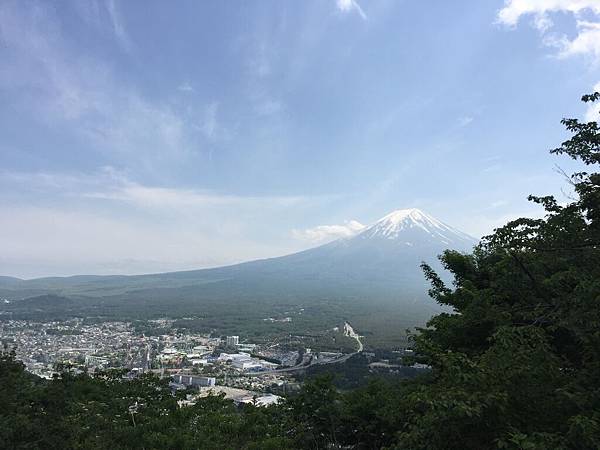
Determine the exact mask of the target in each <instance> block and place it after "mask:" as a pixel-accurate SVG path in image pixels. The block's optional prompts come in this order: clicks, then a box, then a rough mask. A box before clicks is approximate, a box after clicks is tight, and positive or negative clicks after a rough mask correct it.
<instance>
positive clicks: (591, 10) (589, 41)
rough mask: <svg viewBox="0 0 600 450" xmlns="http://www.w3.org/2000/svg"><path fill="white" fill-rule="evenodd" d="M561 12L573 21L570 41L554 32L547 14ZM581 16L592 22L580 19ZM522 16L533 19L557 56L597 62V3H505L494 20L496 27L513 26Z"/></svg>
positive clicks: (599, 57) (535, 0) (599, 15)
mask: <svg viewBox="0 0 600 450" xmlns="http://www.w3.org/2000/svg"><path fill="white" fill-rule="evenodd" d="M561 12H562V13H569V14H571V15H573V16H574V17H575V18H576V19H577V21H576V26H577V35H576V36H575V37H574V38H572V39H569V38H568V37H567V36H566V35H565V34H561V33H557V32H555V31H554V28H555V27H554V22H553V21H552V19H551V18H550V14H553V13H561ZM585 13H588V14H590V15H591V17H592V18H593V19H594V20H583V15H584V14H585ZM523 16H533V26H534V27H535V28H536V29H537V30H538V31H539V32H540V33H541V34H542V37H543V42H544V44H546V45H547V46H550V47H555V48H556V49H557V50H558V54H557V56H558V57H560V58H565V57H569V56H574V55H583V56H588V57H590V58H592V60H594V61H596V62H600V1H598V0H507V1H506V2H505V6H504V8H502V9H501V10H500V11H499V12H498V16H497V20H498V22H499V23H500V24H503V25H507V26H511V27H514V26H516V25H517V24H518V23H519V21H520V20H521V18H522V17H523Z"/></svg>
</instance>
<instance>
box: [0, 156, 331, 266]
mask: <svg viewBox="0 0 600 450" xmlns="http://www.w3.org/2000/svg"><path fill="white" fill-rule="evenodd" d="M323 201H328V199H327V198H326V197H307V196H302V195H298V196H293V195H292V196H284V195H282V196H258V195H254V196H252V195H235V194H225V193H220V192H216V191H211V190H201V189H184V188H175V187H168V186H156V185H148V184H143V183H139V182H135V181H132V180H131V179H130V178H128V176H127V175H126V174H125V173H123V172H118V171H116V170H115V169H113V168H111V167H105V168H103V169H101V170H98V171H97V172H93V173H53V172H6V171H4V172H1V171H0V209H1V210H2V214H0V248H1V249H2V252H0V273H2V274H12V275H16V276H43V275H68V274H75V273H98V274H108V273H144V272H146V273H147V272H157V271H158V272H160V271H169V270H180V269H194V268H201V267H209V266H217V265H223V264H229V263H234V262H239V261H245V260H250V259H256V258H264V257H272V256H279V255H282V254H286V253H290V252H293V251H297V250H300V249H302V248H303V247H302V246H301V245H298V243H297V242H296V243H294V242H290V240H289V237H285V238H284V237H283V236H281V237H280V238H279V237H274V235H273V234H274V233H275V234H276V230H277V227H278V226H281V225H273V228H270V229H269V228H267V227H265V223H266V224H267V225H268V224H269V222H273V223H277V222H276V221H277V220H279V219H280V218H281V217H287V216H290V215H291V216H293V215H294V214H300V213H298V211H306V210H307V209H310V208H312V207H314V206H315V205H319V204H320V203H321V202H323ZM289 220H294V219H289ZM292 223H293V222H292ZM288 227H289V224H287V225H285V228H283V229H288Z"/></svg>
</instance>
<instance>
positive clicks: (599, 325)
mask: <svg viewBox="0 0 600 450" xmlns="http://www.w3.org/2000/svg"><path fill="white" fill-rule="evenodd" d="M583 100H584V101H586V102H589V101H598V100H600V94H599V93H595V94H592V95H588V96H584V98H583ZM563 124H564V125H565V126H566V128H567V130H568V131H569V132H570V133H571V134H572V136H571V138H570V139H568V140H566V141H565V142H563V143H562V144H561V145H560V146H559V147H558V148H556V149H554V150H552V153H555V154H565V155H568V156H569V157H571V158H573V159H575V160H578V161H580V162H581V163H582V164H583V165H584V166H585V167H584V168H583V169H582V170H581V171H580V172H578V173H575V174H573V175H572V176H571V177H570V178H569V182H570V184H571V188H572V192H571V193H570V194H569V195H570V197H571V199H570V200H569V201H568V202H567V203H566V204H563V203H559V201H557V200H556V199H555V198H554V197H551V196H546V197H534V196H532V197H530V199H531V201H533V202H535V203H538V204H539V205H541V206H542V207H543V208H544V209H545V212H546V215H545V216H544V218H541V219H526V218H523V219H518V220H515V221H512V222H509V223H508V224H506V225H505V226H504V227H502V228H500V229H498V230H496V231H495V232H494V234H493V235H491V236H488V237H486V238H484V240H483V241H482V243H481V244H480V245H479V246H478V247H477V248H476V249H475V250H474V251H473V253H472V254H460V253H457V252H452V251H447V252H445V253H444V255H443V256H442V257H441V260H442V263H443V264H444V266H445V267H446V268H447V269H448V270H449V271H450V272H451V273H452V275H453V276H454V284H453V285H452V286H447V285H445V284H444V283H443V282H442V280H441V279H440V278H439V277H438V275H437V274H436V273H435V272H434V271H433V270H431V268H430V267H428V266H426V265H424V266H423V269H424V272H425V275H426V277H427V278H428V279H429V281H430V282H431V285H432V288H431V291H430V294H431V295H432V296H433V297H434V298H435V299H436V300H437V301H438V302H439V303H441V304H443V305H447V306H450V307H452V308H453V309H454V311H455V313H453V314H447V313H445V314H440V315H438V316H436V317H434V318H433V319H432V320H431V321H430V322H429V324H428V327H427V328H425V329H422V330H420V331H419V333H418V334H416V335H415V336H414V348H415V354H416V355H417V356H416V359H417V361H418V362H422V363H425V364H428V365H430V366H431V367H432V370H431V372H430V373H429V375H428V376H426V377H420V378H416V379H413V380H408V381H404V382H399V383H391V382H381V381H374V382H371V383H370V384H368V385H367V386H366V387H361V388H358V389H355V390H351V391H348V392H339V391H338V390H337V389H336V388H335V387H334V386H333V384H332V382H331V379H330V378H328V377H324V378H323V377H319V378H316V379H314V380H312V381H309V382H307V383H306V384H305V385H304V387H303V388H302V390H301V391H300V392H299V393H298V394H297V395H296V396H295V397H292V398H289V399H287V400H286V401H285V402H284V403H282V404H281V405H277V406H273V407H269V408H256V407H253V406H252V405H249V406H245V407H243V408H241V409H237V408H235V407H234V406H233V404H231V403H230V402H227V401H225V400H223V399H221V398H207V399H204V400H201V401H199V402H198V403H197V404H196V405H195V406H192V407H189V408H178V406H177V399H176V398H175V397H173V396H172V395H171V394H170V392H169V390H168V388H167V386H166V385H165V384H164V382H161V381H159V380H157V379H154V378H140V379H137V380H134V381H132V382H122V381H120V379H119V377H117V376H114V377H111V376H109V375H106V376H104V377H98V378H90V377H87V376H77V377H72V376H70V375H65V376H64V377H63V378H62V379H56V380H53V381H50V382H42V381H40V380H38V379H35V378H33V377H31V376H30V375H28V374H27V373H26V372H24V370H23V367H22V365H21V364H19V363H18V362H16V361H14V359H13V358H12V356H11V355H10V354H7V353H4V354H3V355H2V358H1V361H0V447H1V448H44V449H51V448H86V449H87V448H92V449H93V448H145V449H151V448H157V449H158V448H168V449H187V448H190V449H192V448H206V449H237V448H241V449H287V448H289V449H294V448H308V449H319V448H323V449H324V448H351V449H379V448H389V449H410V450H416V449H456V450H459V449H460V450H463V449H472V450H482V449H539V450H542V449H543V450H546V449H581V450H587V449H599V448H600V173H598V165H599V164H600V128H599V126H598V123H597V122H589V123H580V122H579V121H577V120H575V119H565V120H563Z"/></svg>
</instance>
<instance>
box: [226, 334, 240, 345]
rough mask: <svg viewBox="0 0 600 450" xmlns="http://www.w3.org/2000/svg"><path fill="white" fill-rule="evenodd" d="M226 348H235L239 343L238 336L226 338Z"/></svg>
mask: <svg viewBox="0 0 600 450" xmlns="http://www.w3.org/2000/svg"><path fill="white" fill-rule="evenodd" d="M226 342H227V346H228V347H235V346H237V345H238V344H239V343H240V337H239V336H227V341H226Z"/></svg>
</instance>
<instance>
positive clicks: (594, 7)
mask: <svg viewBox="0 0 600 450" xmlns="http://www.w3.org/2000/svg"><path fill="white" fill-rule="evenodd" d="M586 10H589V11H592V12H594V13H596V14H600V2H599V1H598V0H506V1H505V4H504V8H502V9H501V10H500V11H499V12H498V21H499V22H500V23H502V24H505V25H509V26H515V25H517V23H518V22H519V20H520V19H521V17H523V16H525V15H534V16H537V19H536V20H540V21H541V23H542V24H544V22H545V24H544V25H549V24H550V22H548V20H549V18H548V17H547V16H546V14H548V13H553V12H570V13H572V14H579V13H581V12H583V11H586ZM539 23H540V22H538V24H539ZM542 28H544V27H543V26H542Z"/></svg>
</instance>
